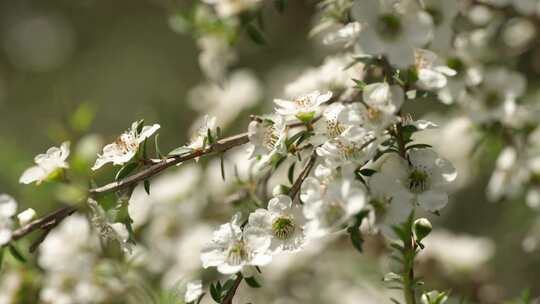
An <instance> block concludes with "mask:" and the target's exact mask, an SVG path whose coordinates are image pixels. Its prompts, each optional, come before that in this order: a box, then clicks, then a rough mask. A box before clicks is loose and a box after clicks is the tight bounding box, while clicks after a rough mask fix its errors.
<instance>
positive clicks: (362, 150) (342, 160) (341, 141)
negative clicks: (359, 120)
mask: <svg viewBox="0 0 540 304" xmlns="http://www.w3.org/2000/svg"><path fill="white" fill-rule="evenodd" d="M377 145H378V143H377V140H376V138H375V137H374V136H373V134H372V133H371V132H369V131H367V130H365V129H363V128H358V127H353V128H349V129H347V130H346V131H344V132H343V133H342V134H340V135H339V136H337V137H335V138H333V139H330V140H328V141H327V142H325V143H324V144H323V145H322V146H320V147H318V148H317V149H316V152H317V155H319V156H321V157H323V158H324V160H325V162H326V164H328V165H329V166H330V167H332V168H336V167H339V166H341V165H345V164H359V165H360V164H363V163H364V162H366V161H368V160H369V159H370V158H371V157H372V156H373V155H374V153H375V151H376V148H377Z"/></svg>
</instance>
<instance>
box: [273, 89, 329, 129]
mask: <svg viewBox="0 0 540 304" xmlns="http://www.w3.org/2000/svg"><path fill="white" fill-rule="evenodd" d="M330 98H332V92H330V91H328V92H326V93H324V94H321V93H320V92H319V91H314V92H312V93H309V94H305V95H302V96H299V97H296V98H294V99H293V100H283V99H274V103H275V104H277V105H278V106H279V107H278V108H276V112H277V113H278V114H280V115H283V116H294V117H296V118H298V119H299V120H301V121H304V122H308V121H310V120H312V119H313V118H315V115H316V114H318V113H319V112H320V107H321V105H322V104H323V103H325V102H327V101H328V100H330Z"/></svg>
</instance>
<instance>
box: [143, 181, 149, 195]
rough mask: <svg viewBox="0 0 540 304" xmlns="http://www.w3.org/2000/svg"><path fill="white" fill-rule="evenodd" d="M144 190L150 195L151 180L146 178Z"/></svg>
mask: <svg viewBox="0 0 540 304" xmlns="http://www.w3.org/2000/svg"><path fill="white" fill-rule="evenodd" d="M144 191H146V194H148V195H150V180H148V179H145V180H144Z"/></svg>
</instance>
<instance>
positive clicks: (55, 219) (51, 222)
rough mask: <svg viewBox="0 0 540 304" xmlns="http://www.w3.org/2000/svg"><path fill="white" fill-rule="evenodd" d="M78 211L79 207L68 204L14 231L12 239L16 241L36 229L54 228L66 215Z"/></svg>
mask: <svg viewBox="0 0 540 304" xmlns="http://www.w3.org/2000/svg"><path fill="white" fill-rule="evenodd" d="M75 211H77V208H75V207H72V206H68V207H63V208H61V209H58V210H56V211H54V212H52V213H50V214H48V215H46V216H44V217H42V218H40V219H37V220H35V221H33V222H31V223H29V224H27V225H25V226H23V227H21V228H19V229H17V230H15V231H14V232H13V235H12V237H11V240H13V241H16V240H18V239H21V238H23V237H25V236H26V235H28V234H30V233H32V232H33V231H35V230H38V229H43V230H45V231H47V230H50V229H52V228H53V227H54V226H56V225H58V223H60V222H61V221H62V220H64V219H65V218H66V217H68V216H70V215H72V214H73V213H75Z"/></svg>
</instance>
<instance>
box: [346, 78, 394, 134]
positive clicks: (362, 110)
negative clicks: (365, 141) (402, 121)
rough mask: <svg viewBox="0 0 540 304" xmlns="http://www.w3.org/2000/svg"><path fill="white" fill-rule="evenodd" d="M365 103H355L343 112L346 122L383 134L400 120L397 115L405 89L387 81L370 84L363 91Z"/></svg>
mask: <svg viewBox="0 0 540 304" xmlns="http://www.w3.org/2000/svg"><path fill="white" fill-rule="evenodd" d="M362 99H363V103H353V104H351V105H349V106H348V108H349V110H348V111H347V112H343V113H341V114H340V115H341V117H340V118H341V119H342V120H343V121H344V123H345V124H350V125H361V126H362V127H364V128H365V129H367V130H370V131H373V132H374V133H375V134H381V133H382V132H383V131H384V130H386V128H388V126H390V125H391V124H392V123H396V122H397V121H398V118H397V116H396V115H395V114H396V113H397V112H398V111H399V109H400V108H401V105H402V104H403V101H404V93H403V89H402V88H401V87H399V86H397V85H389V84H388V83H386V82H376V83H371V84H368V85H366V86H365V87H364V89H363V92H362Z"/></svg>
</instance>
